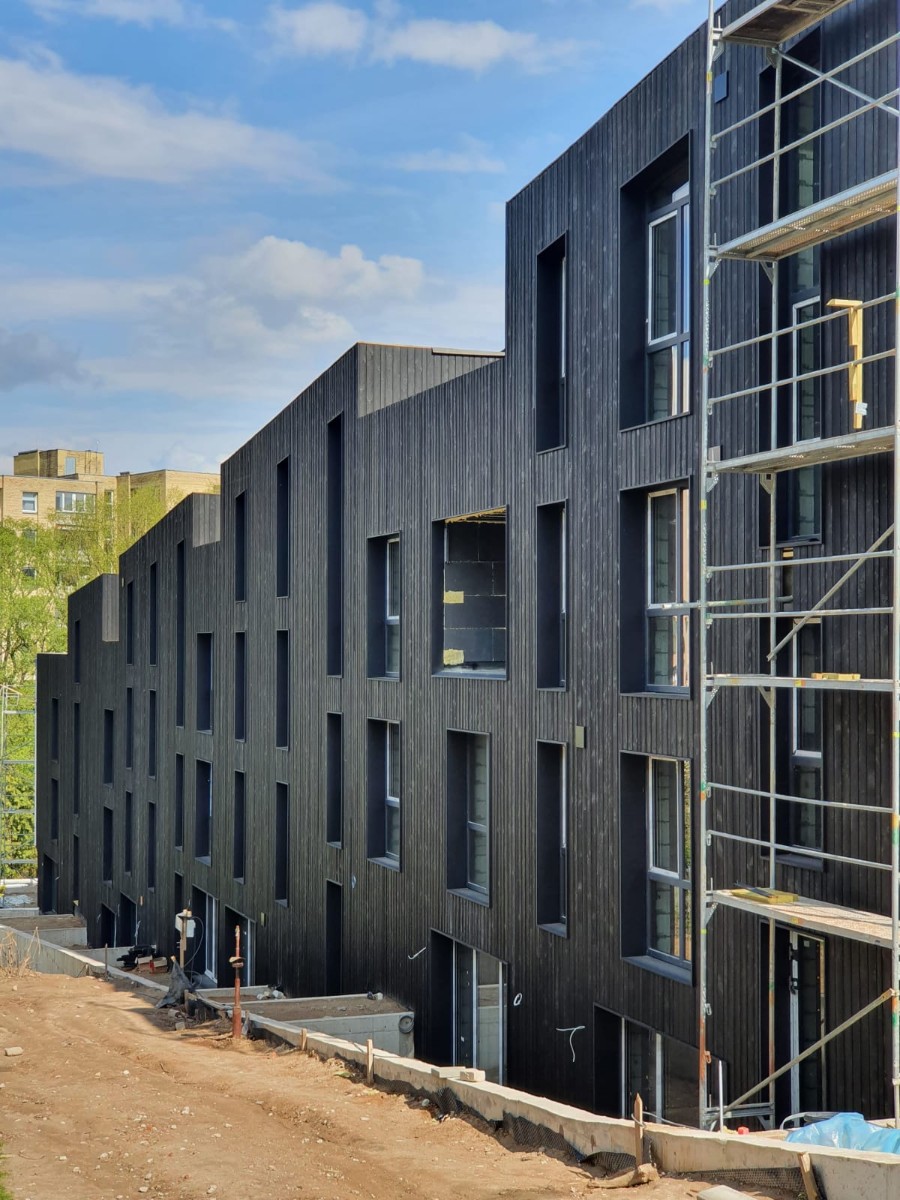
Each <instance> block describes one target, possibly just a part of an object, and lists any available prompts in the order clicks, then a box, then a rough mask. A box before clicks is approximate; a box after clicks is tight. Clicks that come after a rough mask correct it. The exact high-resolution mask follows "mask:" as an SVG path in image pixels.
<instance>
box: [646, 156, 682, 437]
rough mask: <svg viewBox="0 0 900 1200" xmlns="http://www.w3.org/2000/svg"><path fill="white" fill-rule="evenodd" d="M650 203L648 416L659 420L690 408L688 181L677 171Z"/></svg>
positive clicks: (648, 222)
mask: <svg viewBox="0 0 900 1200" xmlns="http://www.w3.org/2000/svg"><path fill="white" fill-rule="evenodd" d="M686 168H687V164H685V173H686ZM649 203H650V204H651V205H652V206H653V207H652V209H651V211H650V212H649V214H648V218H647V346H646V369H647V382H646V397H647V411H646V420H648V421H660V420H664V419H665V418H666V417H675V416H678V415H679V414H680V413H684V412H687V411H688V409H689V407H690V350H691V343H690V314H691V289H690V278H691V272H690V262H691V245H690V184H689V183H688V181H687V179H686V178H685V179H684V180H683V181H682V182H679V181H678V176H677V175H676V176H675V178H674V180H673V181H672V182H671V183H668V184H665V185H663V186H661V187H660V188H658V189H657V190H656V191H654V192H653V193H651V197H650V201H649Z"/></svg>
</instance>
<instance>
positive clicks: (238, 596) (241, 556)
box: [234, 492, 247, 600]
mask: <svg viewBox="0 0 900 1200" xmlns="http://www.w3.org/2000/svg"><path fill="white" fill-rule="evenodd" d="M234 598H235V600H246V599H247V493H246V492H241V493H240V495H238V496H235V498H234Z"/></svg>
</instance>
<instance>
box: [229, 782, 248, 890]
mask: <svg viewBox="0 0 900 1200" xmlns="http://www.w3.org/2000/svg"><path fill="white" fill-rule="evenodd" d="M233 829H234V835H233V836H234V841H233V845H232V851H233V853H232V867H231V873H232V875H233V876H234V878H235V879H236V880H237V881H238V882H239V883H243V882H244V871H245V869H246V833H247V790H246V776H245V775H244V772H243V771H235V773H234V822H233Z"/></svg>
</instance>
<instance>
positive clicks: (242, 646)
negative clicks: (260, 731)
mask: <svg viewBox="0 0 900 1200" xmlns="http://www.w3.org/2000/svg"><path fill="white" fill-rule="evenodd" d="M246 737H247V635H246V633H236V634H235V635H234V738H235V741H238V742H243V741H244V740H245V739H246Z"/></svg>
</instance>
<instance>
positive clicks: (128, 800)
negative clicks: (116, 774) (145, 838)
mask: <svg viewBox="0 0 900 1200" xmlns="http://www.w3.org/2000/svg"><path fill="white" fill-rule="evenodd" d="M123 866H124V869H125V874H126V875H130V874H131V871H132V867H133V866H134V796H133V795H132V794H131V792H126V793H125V861H124V863H123Z"/></svg>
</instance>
